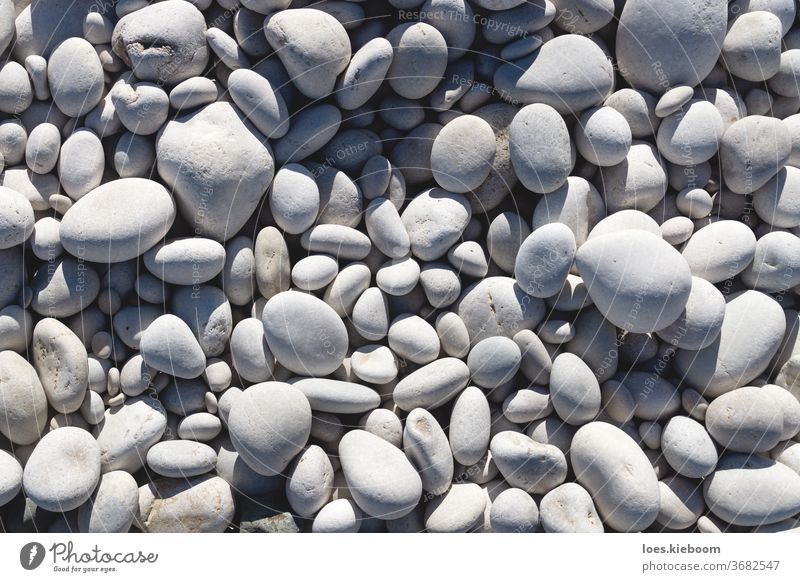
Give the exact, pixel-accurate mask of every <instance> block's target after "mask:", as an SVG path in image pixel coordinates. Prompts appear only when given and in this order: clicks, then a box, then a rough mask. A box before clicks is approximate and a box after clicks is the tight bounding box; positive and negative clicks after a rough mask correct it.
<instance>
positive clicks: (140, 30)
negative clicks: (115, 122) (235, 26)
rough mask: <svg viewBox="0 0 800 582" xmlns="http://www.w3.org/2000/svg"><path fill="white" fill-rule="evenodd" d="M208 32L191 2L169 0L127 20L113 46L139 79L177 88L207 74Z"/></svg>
mask: <svg viewBox="0 0 800 582" xmlns="http://www.w3.org/2000/svg"><path fill="white" fill-rule="evenodd" d="M205 32H206V22H205V18H204V17H203V14H202V13H201V12H200V11H199V10H198V9H197V8H196V7H195V6H194V5H193V4H192V3H191V2H189V3H186V2H179V1H177V0H167V1H166V2H159V3H157V4H152V5H148V6H143V7H142V8H141V9H139V10H136V11H134V12H131V13H130V14H127V15H125V16H123V17H122V18H121V19H120V20H119V21H118V22H117V24H116V26H115V27H114V33H113V35H112V37H111V46H112V47H113V49H114V52H115V53H116V54H117V56H119V58H121V59H122V60H123V61H124V62H125V64H126V65H128V66H130V67H131V68H132V69H133V73H134V75H136V78H138V79H141V80H142V81H154V82H160V83H163V84H166V85H173V84H177V83H179V82H181V81H185V80H186V79H188V78H190V77H195V76H198V75H202V74H203V71H204V70H205V68H206V64H207V63H208V45H207V44H206V37H205Z"/></svg>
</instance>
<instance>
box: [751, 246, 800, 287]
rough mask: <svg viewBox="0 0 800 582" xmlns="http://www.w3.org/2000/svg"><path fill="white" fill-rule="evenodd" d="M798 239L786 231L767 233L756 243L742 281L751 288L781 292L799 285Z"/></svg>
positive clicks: (799, 255) (799, 247)
mask: <svg viewBox="0 0 800 582" xmlns="http://www.w3.org/2000/svg"><path fill="white" fill-rule="evenodd" d="M798 258H800V239H798V237H797V236H795V235H794V234H791V233H788V232H780V231H778V232H768V233H767V234H765V235H764V236H762V237H761V238H759V239H758V242H756V252H755V256H754V257H753V262H752V263H750V266H749V267H747V268H746V269H745V270H744V271H742V281H743V282H744V283H745V284H746V285H747V286H748V287H752V288H753V289H758V290H759V291H766V292H768V293H784V292H786V291H787V290H789V289H791V288H792V287H794V286H796V285H798V284H800V273H798V271H800V264H798Z"/></svg>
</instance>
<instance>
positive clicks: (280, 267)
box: [253, 226, 291, 299]
mask: <svg viewBox="0 0 800 582" xmlns="http://www.w3.org/2000/svg"><path fill="white" fill-rule="evenodd" d="M253 258H254V259H255V263H256V265H255V268H256V284H257V285H258V290H259V292H260V293H261V295H262V296H263V297H264V298H265V299H270V298H271V297H272V296H273V295H275V294H276V293H279V292H281V291H286V290H287V289H289V284H290V282H291V277H290V274H289V273H290V270H291V263H290V261H289V249H288V247H287V246H286V241H285V240H284V238H283V235H282V234H281V233H280V231H279V230H278V229H277V228H275V227H273V226H267V227H265V228H263V229H261V231H260V232H259V233H258V236H256V240H255V245H254V247H253Z"/></svg>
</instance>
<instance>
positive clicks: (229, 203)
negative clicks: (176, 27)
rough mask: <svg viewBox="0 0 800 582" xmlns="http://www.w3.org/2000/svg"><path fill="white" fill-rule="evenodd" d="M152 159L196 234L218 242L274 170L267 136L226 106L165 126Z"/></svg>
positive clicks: (242, 218) (239, 221)
mask: <svg viewBox="0 0 800 582" xmlns="http://www.w3.org/2000/svg"><path fill="white" fill-rule="evenodd" d="M168 1H169V2H173V1H174V0H168ZM140 12H141V11H138V12H135V13H134V15H135V14H139V13H140ZM119 26H120V25H119V24H118V25H117V27H119ZM187 144H191V145H190V146H188V145H187ZM212 151H213V152H215V153H214V155H210V154H209V152H212ZM156 161H157V169H158V174H159V176H160V177H161V178H162V179H163V180H164V182H166V183H167V185H169V187H170V188H171V189H172V190H173V192H174V193H175V197H176V200H177V204H178V210H179V211H180V213H181V215H182V216H183V217H184V219H185V220H186V221H187V222H188V223H189V224H190V225H191V226H192V228H194V231H195V234H198V235H201V234H203V235H206V236H208V237H210V238H213V239H214V240H218V241H225V240H227V239H229V238H232V237H233V236H234V235H235V234H236V233H237V232H238V231H239V229H240V228H241V227H242V226H243V225H244V223H245V222H247V220H248V218H250V215H251V214H252V213H253V211H255V209H256V208H257V207H258V204H259V202H260V200H261V196H262V195H263V194H264V191H265V190H266V188H267V186H268V185H269V183H270V181H271V180H272V178H273V175H274V166H275V164H274V160H273V156H272V151H271V149H270V147H269V145H268V144H267V143H266V138H265V137H264V136H263V135H261V134H260V133H259V132H258V131H257V130H256V129H255V128H254V127H253V126H252V125H250V122H249V121H247V120H246V119H245V117H244V115H243V114H242V113H241V112H240V111H239V110H238V109H236V108H235V107H234V106H233V105H231V104H230V103H226V102H217V103H212V104H210V105H206V106H205V107H203V108H202V109H199V110H197V111H195V112H192V113H189V114H188V115H184V116H182V117H178V118H176V119H173V120H171V121H169V122H167V123H166V124H165V125H164V126H163V127H162V128H161V130H160V131H159V133H158V136H157V138H156ZM208 192H213V193H214V195H213V196H209V194H208ZM234 200H235V204H234V203H233V202H234Z"/></svg>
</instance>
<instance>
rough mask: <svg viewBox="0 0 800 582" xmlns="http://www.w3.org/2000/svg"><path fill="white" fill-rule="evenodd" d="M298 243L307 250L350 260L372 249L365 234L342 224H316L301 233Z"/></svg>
mask: <svg viewBox="0 0 800 582" xmlns="http://www.w3.org/2000/svg"><path fill="white" fill-rule="evenodd" d="M300 244H301V245H302V247H303V248H304V249H306V250H307V251H311V252H315V253H326V254H329V255H333V256H335V257H336V258H337V259H344V260H351V261H353V260H354V261H358V260H361V259H363V258H365V257H366V256H367V255H369V253H370V251H371V250H372V241H370V240H369V237H368V236H367V235H366V234H364V233H363V232H361V231H360V230H356V229H355V228H351V227H349V226H344V225H342V224H318V225H316V226H314V227H312V228H310V229H309V230H307V231H305V232H304V233H303V236H302V237H301V238H300Z"/></svg>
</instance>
